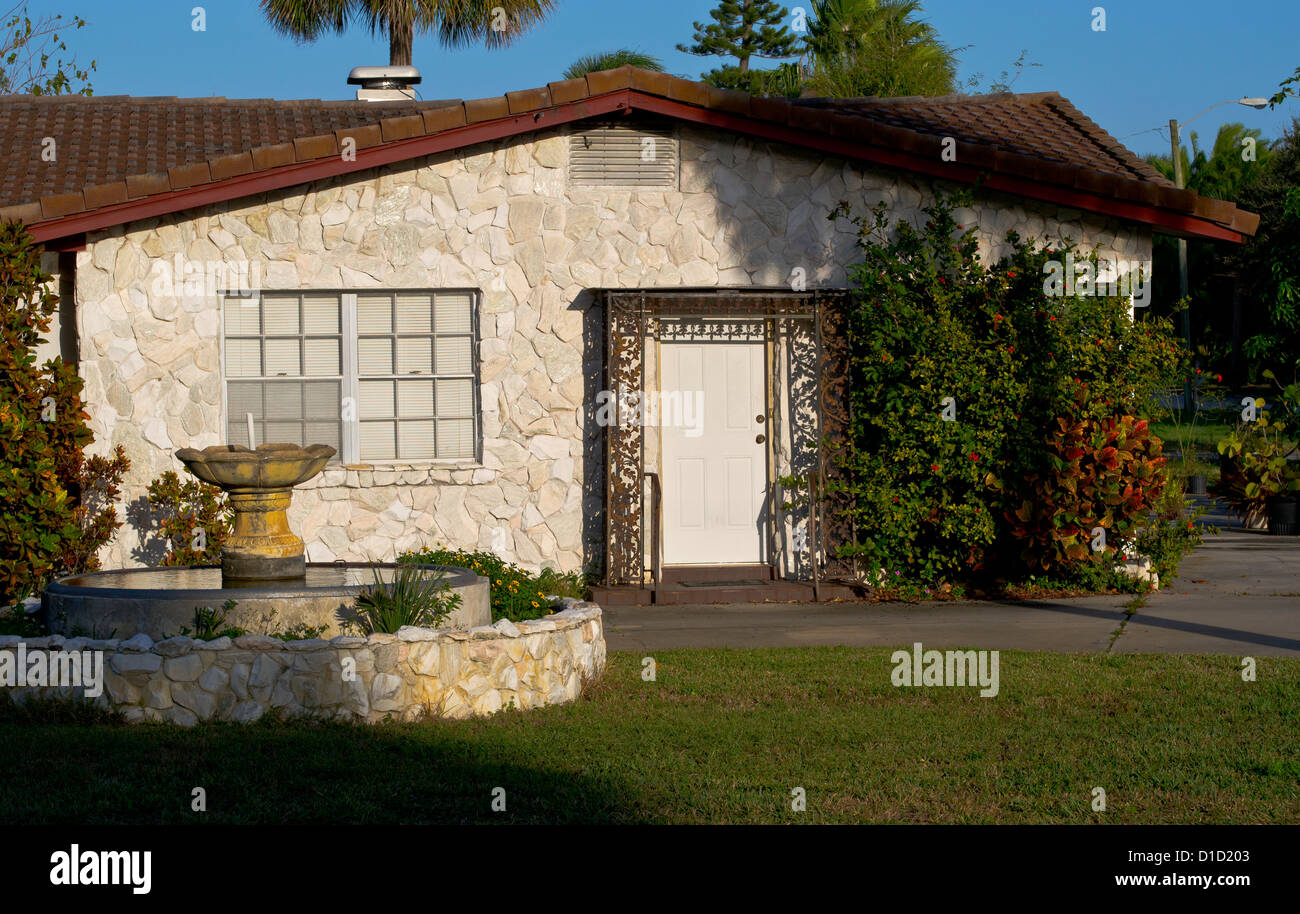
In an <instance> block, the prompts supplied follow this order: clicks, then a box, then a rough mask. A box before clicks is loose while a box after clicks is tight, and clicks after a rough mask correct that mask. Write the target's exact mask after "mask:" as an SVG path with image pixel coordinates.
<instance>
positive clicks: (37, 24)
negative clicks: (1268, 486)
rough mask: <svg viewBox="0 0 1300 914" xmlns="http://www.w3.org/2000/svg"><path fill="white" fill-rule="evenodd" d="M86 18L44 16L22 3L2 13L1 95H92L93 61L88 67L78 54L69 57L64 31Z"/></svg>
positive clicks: (81, 26) (81, 24)
mask: <svg viewBox="0 0 1300 914" xmlns="http://www.w3.org/2000/svg"><path fill="white" fill-rule="evenodd" d="M85 26H86V20H84V19H82V18H81V17H80V16H73V17H72V19H71V20H65V19H64V18H63V17H62V16H57V15H56V16H40V17H38V18H36V19H33V18H32V17H31V14H30V13H29V12H28V9H27V4H26V3H25V2H24V3H18V4H16V5H14V6H13V7H12V8H10V10H9V11H8V12H7V13H4V14H3V15H0V95H24V94H30V95H90V94H92V91H93V90H92V88H91V85H90V82H89V78H90V73H91V71H93V70H94V69H95V61H93V60H92V61H91V62H90V65H89V66H88V67H87V68H86V69H84V70H83V69H81V68H80V67H78V66H77V59H76V57H75V56H72V57H65V56H64V55H65V54H67V50H68V45H67V43H66V42H65V41H64V40H63V38H62V36H61V33H63V34H66V30H67V29H69V28H71V29H72V30H73V31H76V30H78V29H82V28H85Z"/></svg>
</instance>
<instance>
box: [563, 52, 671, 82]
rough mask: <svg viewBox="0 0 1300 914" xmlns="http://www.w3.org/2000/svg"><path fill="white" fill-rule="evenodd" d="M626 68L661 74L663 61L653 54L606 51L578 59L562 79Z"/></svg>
mask: <svg viewBox="0 0 1300 914" xmlns="http://www.w3.org/2000/svg"><path fill="white" fill-rule="evenodd" d="M626 66H633V67H639V68H641V69H642V70H652V71H654V72H655V73H661V72H663V69H664V63H663V61H662V60H660V59H659V58H658V57H655V56H654V55H653V54H646V53H644V52H642V51H633V50H630V49H628V48H620V49H619V50H617V51H606V52H605V53H603V54H588V55H587V56H586V57H579V58H578V59H577V60H575V61H574V62H573V64H572V65H571V66H570V67H569V68H568V69H567V70H565V71H564V78H565V79H579V78H581V77H583V76H586V75H587V74H588V73H599V72H600V71H601V70H616V69H618V68H619V67H626Z"/></svg>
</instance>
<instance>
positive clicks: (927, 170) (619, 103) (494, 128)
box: [28, 89, 1243, 242]
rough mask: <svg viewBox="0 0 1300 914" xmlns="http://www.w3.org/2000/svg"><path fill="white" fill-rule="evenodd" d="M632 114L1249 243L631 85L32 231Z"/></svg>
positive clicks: (202, 202)
mask: <svg viewBox="0 0 1300 914" xmlns="http://www.w3.org/2000/svg"><path fill="white" fill-rule="evenodd" d="M631 109H635V110H639V111H646V112H649V113H652V114H659V115H664V116H668V117H674V118H677V119H679V120H684V121H688V122H692V123H697V124H701V125H704V126H708V127H715V128H719V129H723V130H728V131H732V132H737V133H743V134H748V135H750V136H755V137H760V138H763V139H769V140H775V141H778V142H782V143H788V144H791V145H794V146H802V147H805V148H811V149H817V150H819V151H822V152H826V153H830V154H833V155H839V156H843V157H844V158H848V159H860V160H864V161H869V162H872V163H875V164H879V165H886V166H890V167H894V168H899V169H903V170H905V171H912V172H917V173H920V174H927V175H930V176H932V177H936V178H941V179H947V180H951V181H957V182H962V183H968V184H973V183H975V182H976V181H978V180H980V179H981V178H982V179H983V186H985V187H988V188H991V189H994V190H1001V191H1006V192H1007V193H1012V194H1015V195H1017V196H1021V197H1027V198H1030V199H1036V200H1043V201H1046V202H1050V203H1056V204H1059V205H1063V206H1070V207H1073V208H1076V209H1082V210H1086V211H1090V212H1096V213H1102V214H1105V215H1112V216H1117V217H1120V218H1124V219H1129V220H1132V221H1135V222H1141V223H1145V224H1148V225H1153V226H1159V227H1161V228H1164V229H1167V230H1169V231H1170V232H1172V233H1174V234H1182V235H1188V236H1194V237H1203V238H1212V239H1215V240H1221V241H1233V242H1241V241H1242V240H1243V235H1242V234H1241V233H1240V232H1235V231H1233V230H1231V229H1228V228H1224V227H1223V226H1220V225H1218V224H1216V223H1213V222H1209V221H1207V220H1204V219H1199V218H1196V217H1193V216H1188V215H1185V214H1181V213H1174V212H1170V211H1168V210H1161V209H1156V208H1154V207H1150V206H1146V205H1143V204H1138V203H1129V202H1125V201H1120V200H1113V199H1111V198H1108V197H1100V196H1097V195H1095V194H1089V193H1085V192H1080V191H1077V190H1073V189H1070V188H1062V187H1055V186H1052V185H1045V184H1039V183H1037V182H1033V181H1026V180H1024V179H1021V178H1015V177H1012V176H1008V175H996V174H990V173H988V172H985V171H981V170H979V169H976V168H972V167H969V166H965V165H961V164H959V163H953V162H941V161H934V160H932V159H929V158H924V157H920V156H916V155H914V154H911V153H906V152H901V151H898V150H893V149H888V148H884V147H878V146H869V145H864V144H861V143H856V142H852V141H849V140H844V139H839V138H837V137H832V136H826V135H824V134H816V133H810V132H808V131H802V130H798V129H795V128H791V127H789V126H786V125H784V124H774V123H771V122H768V121H757V120H753V119H751V118H747V117H743V116H740V115H735V114H727V113H725V112H721V111H715V110H713V109H710V108H700V107H696V106H694V105H688V104H685V103H683V102H676V101H672V100H671V99H666V98H661V97H659V96H656V95H647V94H644V93H642V92H638V91H636V90H632V89H619V90H616V91H613V92H608V93H605V94H603V95H597V96H593V97H591V98H586V99H581V100H579V101H574V102H569V103H567V104H564V105H557V106H554V107H551V108H544V109H540V110H538V111H529V112H523V113H521V114H517V115H511V116H509V117H505V118H498V119H496V120H492V121H483V122H481V123H477V124H468V125H466V126H463V127H456V128H453V129H451V130H445V131H442V132H441V133H436V134H432V135H430V136H421V137H411V138H408V139H404V140H396V141H394V142H391V143H385V144H383V145H380V146H372V147H369V148H367V149H361V150H358V151H357V153H356V160H355V161H350V162H349V161H344V160H343V158H342V157H341V156H331V157H329V158H326V159H316V160H313V161H310V162H298V163H294V164H292V165H284V166H280V167H278V168H273V169H268V170H266V171H261V172H255V173H253V174H248V175H240V176H238V177H233V178H227V179H225V180H223V181H216V182H212V183H210V184H203V185H200V186H198V187H192V188H187V189H184V190H177V191H170V192H167V193H161V194H154V195H151V196H148V197H141V198H139V199H137V200H130V201H127V202H125V203H117V204H113V205H112V206H106V207H104V208H102V209H97V210H94V211H93V212H88V213H77V214H73V215H70V216H65V217H62V218H59V219H51V220H49V221H48V222H38V223H34V224H33V225H31V226H30V227H29V228H28V230H29V231H30V232H31V234H32V236H33V237H34V238H35V239H36V240H37V241H51V240H54V239H59V238H64V237H67V236H68V235H73V234H78V233H84V232H88V231H95V230H97V229H103V228H109V227H112V226H115V225H122V224H123V223H126V222H132V221H135V220H137V219H148V218H152V217H154V216H163V215H168V214H170V213H174V212H178V211H180V210H185V209H191V208H194V207H198V206H206V205H209V204H213V203H223V202H226V201H228V200H235V199H239V198H241V197H249V196H253V195H255V194H259V193H266V192H268V191H275V190H280V189H283V188H286V187H293V186H296V185H300V184H305V183H308V182H311V181H318V180H321V179H323V178H331V177H337V176H339V175H344V174H350V173H352V172H357V171H364V170H366V169H369V168H376V167H379V166H383V165H391V164H394V163H397V162H403V161H409V160H411V159H415V158H420V157H422V156H427V155H434V154H437V153H440V152H448V151H450V150H454V149H460V148H463V147H466V146H472V145H474V144H476V143H484V142H491V141H493V140H498V139H504V138H506V137H511V136H518V135H520V134H524V133H531V132H533V131H536V130H543V129H547V128H550V127H554V126H557V125H560V124H567V123H572V122H574V121H580V120H584V119H586V118H589V117H595V116H599V115H602V114H610V113H613V112H618V111H624V112H626V111H628V110H631Z"/></svg>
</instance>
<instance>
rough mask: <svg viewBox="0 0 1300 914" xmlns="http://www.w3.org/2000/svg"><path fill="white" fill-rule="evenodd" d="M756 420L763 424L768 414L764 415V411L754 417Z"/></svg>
mask: <svg viewBox="0 0 1300 914" xmlns="http://www.w3.org/2000/svg"><path fill="white" fill-rule="evenodd" d="M754 421H755V422H757V423H758V424H759V425H762V424H763V423H764V422H766V421H767V416H765V415H763V414H762V413H759V414H758V415H757V416H755V417H754Z"/></svg>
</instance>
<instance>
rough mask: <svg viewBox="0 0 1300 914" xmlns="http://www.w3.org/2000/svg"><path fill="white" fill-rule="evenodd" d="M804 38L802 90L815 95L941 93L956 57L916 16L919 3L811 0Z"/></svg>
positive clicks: (952, 82)
mask: <svg viewBox="0 0 1300 914" xmlns="http://www.w3.org/2000/svg"><path fill="white" fill-rule="evenodd" d="M812 7H813V18H812V19H810V20H809V22H808V34H807V36H806V37H805V38H804V42H805V44H806V45H807V48H808V52H809V56H810V57H811V61H810V64H809V67H808V69H809V70H810V76H809V78H808V81H807V82H808V86H809V87H810V88H811V89H812V90H813V91H814V92H816V93H818V94H820V95H827V96H834V97H839V98H852V97H856V96H863V95H878V96H899V95H931V96H932V95H946V94H948V93H951V92H953V91H954V90H955V89H956V76H957V58H956V53H955V52H954V50H953V49H952V48H950V47H948V46H947V45H946V44H944V43H943V42H942V41H940V40H939V34H938V32H937V31H935V28H934V26H932V25H930V24H929V23H928V22H924V21H922V20H920V19H918V18H916V16H917V14H919V13H920V12H922V10H921V3H920V0H813V2H812Z"/></svg>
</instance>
